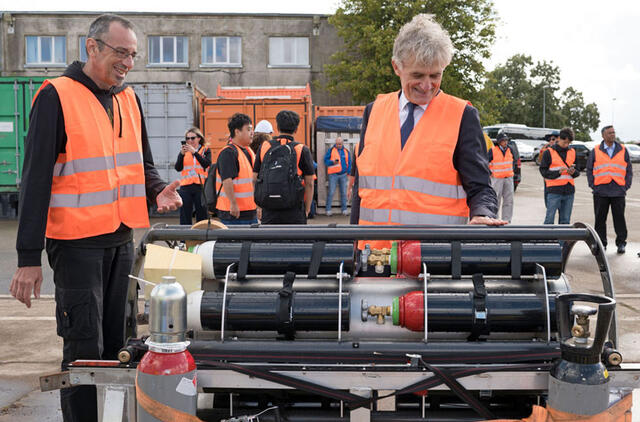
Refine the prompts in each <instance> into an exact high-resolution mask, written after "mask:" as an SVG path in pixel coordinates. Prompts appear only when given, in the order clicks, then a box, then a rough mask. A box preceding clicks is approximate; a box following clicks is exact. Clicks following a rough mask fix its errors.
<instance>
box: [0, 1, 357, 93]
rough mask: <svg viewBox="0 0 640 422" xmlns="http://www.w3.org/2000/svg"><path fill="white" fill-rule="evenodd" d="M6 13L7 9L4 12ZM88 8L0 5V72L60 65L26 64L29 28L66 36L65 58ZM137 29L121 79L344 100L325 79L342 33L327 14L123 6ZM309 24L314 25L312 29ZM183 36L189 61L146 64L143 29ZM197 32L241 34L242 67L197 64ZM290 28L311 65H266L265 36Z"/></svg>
mask: <svg viewBox="0 0 640 422" xmlns="http://www.w3.org/2000/svg"><path fill="white" fill-rule="evenodd" d="M7 15H9V16H7ZM97 16H98V15H97V14H93V13H19V12H16V13H13V12H8V13H7V12H5V13H3V19H2V20H1V21H0V22H1V24H0V25H1V29H2V35H1V36H0V43H2V45H1V46H0V52H2V53H4V54H3V56H2V59H1V60H0V62H1V75H2V76H49V75H51V76H58V75H60V74H61V73H62V71H63V70H64V67H50V68H42V67H25V61H26V59H25V56H26V52H25V51H26V45H25V44H26V40H25V37H26V36H29V35H64V36H66V49H67V64H68V63H71V62H73V61H74V60H77V59H78V58H79V54H80V51H79V49H80V45H79V44H80V43H79V40H80V37H82V36H86V33H87V31H88V28H89V25H90V23H91V22H92V21H93V19H95V18H96V17H97ZM122 16H124V17H126V18H127V19H129V20H131V22H132V23H133V24H134V26H135V31H136V34H137V36H138V52H139V53H140V54H141V55H142V57H141V58H140V59H139V60H138V61H137V62H136V64H135V67H134V69H133V70H132V71H131V72H130V73H129V75H128V76H127V82H186V81H192V82H194V83H195V84H196V85H197V86H198V87H199V88H200V89H201V90H203V91H204V92H205V93H206V94H207V96H210V97H213V96H215V93H216V87H217V86H218V84H221V85H223V86H292V85H305V84H307V83H309V84H310V85H311V91H312V100H313V103H314V104H315V105H349V104H351V101H350V96H349V95H348V94H346V93H345V94H342V95H339V96H332V95H330V94H329V93H328V92H327V91H326V89H324V84H325V83H326V78H325V76H324V72H323V67H324V65H325V64H326V63H329V61H330V56H331V54H333V52H335V51H336V50H337V49H338V48H340V46H341V44H342V41H341V39H340V38H339V37H338V35H337V33H336V30H335V28H334V27H333V26H332V25H330V24H329V23H328V21H327V18H328V17H327V16H326V15H316V16H314V15H273V14H264V15H246V14H235V15H220V14H202V15H198V14H152V13H123V14H122ZM314 28H315V31H314ZM156 35H168V36H186V37H188V41H189V50H188V51H189V53H188V54H189V56H188V57H189V59H188V66H187V67H180V68H176V67H157V66H151V65H149V64H148V55H149V54H148V37H149V36H156ZM202 36H239V37H241V39H242V58H241V61H242V65H241V67H203V66H201V37H202ZM273 36H276V37H277V36H295V37H307V38H308V39H309V66H308V67H304V68H296V67H291V68H270V67H269V66H268V64H269V37H273Z"/></svg>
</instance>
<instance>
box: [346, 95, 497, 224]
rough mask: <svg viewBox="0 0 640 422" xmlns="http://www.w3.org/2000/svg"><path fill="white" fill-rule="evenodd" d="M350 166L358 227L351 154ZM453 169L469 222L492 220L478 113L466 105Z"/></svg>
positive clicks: (353, 218)
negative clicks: (458, 181) (470, 219)
mask: <svg viewBox="0 0 640 422" xmlns="http://www.w3.org/2000/svg"><path fill="white" fill-rule="evenodd" d="M372 107H373V103H369V104H367V106H366V108H365V109H364V115H363V116H362V129H361V130H360V144H359V146H358V155H360V153H361V152H362V150H363V149H364V143H365V139H364V138H365V133H366V132H367V124H368V122H369V116H370V115H371V108H372ZM352 164H353V165H352V167H351V175H352V176H355V183H354V188H353V198H352V205H351V224H358V221H359V219H360V197H359V196H358V194H357V192H358V169H357V168H356V160H355V154H354V159H353V163H352ZM453 166H454V167H455V169H456V170H457V171H458V173H459V174H460V180H461V181H462V187H463V188H464V191H465V192H466V194H467V205H468V207H469V218H471V217H474V216H476V215H484V216H487V217H493V218H495V217H496V211H497V209H498V200H497V198H496V193H495V191H494V190H493V188H492V187H491V182H490V179H489V177H490V176H491V172H490V171H489V162H488V161H487V144H486V142H485V139H484V135H483V133H482V127H481V126H480V119H479V118H478V111H477V110H476V109H475V108H474V107H472V106H469V105H467V106H466V107H465V109H464V112H463V114H462V120H461V121H460V131H459V135H458V143H457V144H456V148H455V150H454V152H453Z"/></svg>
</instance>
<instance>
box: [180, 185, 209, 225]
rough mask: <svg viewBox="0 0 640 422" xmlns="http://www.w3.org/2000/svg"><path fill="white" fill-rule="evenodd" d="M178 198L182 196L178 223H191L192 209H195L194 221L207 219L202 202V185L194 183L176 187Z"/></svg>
mask: <svg viewBox="0 0 640 422" xmlns="http://www.w3.org/2000/svg"><path fill="white" fill-rule="evenodd" d="M178 193H179V194H180V198H182V207H181V208H180V224H187V225H191V224H192V223H193V221H192V219H191V216H192V215H193V209H194V208H195V210H196V222H198V221H202V220H206V219H207V217H208V216H207V210H206V209H205V207H204V204H203V203H202V187H201V186H200V185H198V184H196V183H192V184H190V185H184V186H180V189H178Z"/></svg>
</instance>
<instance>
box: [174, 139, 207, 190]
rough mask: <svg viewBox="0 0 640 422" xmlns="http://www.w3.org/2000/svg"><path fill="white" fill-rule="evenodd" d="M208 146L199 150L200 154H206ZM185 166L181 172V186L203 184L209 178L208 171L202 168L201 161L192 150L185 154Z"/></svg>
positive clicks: (183, 161) (183, 160)
mask: <svg viewBox="0 0 640 422" xmlns="http://www.w3.org/2000/svg"><path fill="white" fill-rule="evenodd" d="M206 150H207V147H205V146H203V147H201V148H200V149H199V150H198V154H200V155H202V156H204V153H205V152H206ZM182 163H183V167H182V172H180V186H184V185H194V184H195V185H201V184H203V183H204V181H205V180H206V179H207V171H206V170H205V169H203V168H202V166H201V165H200V162H199V161H198V160H197V159H196V157H194V155H193V154H192V153H190V152H186V153H185V154H184V158H183V159H182Z"/></svg>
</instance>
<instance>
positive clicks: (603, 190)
mask: <svg viewBox="0 0 640 422" xmlns="http://www.w3.org/2000/svg"><path fill="white" fill-rule="evenodd" d="M597 148H600V151H602V152H604V153H605V154H606V153H607V151H605V149H604V141H602V142H600V145H598V147H597ZM621 150H622V146H621V145H620V144H619V143H618V142H616V143H615V148H614V149H613V155H614V156H615V155H616V154H617V153H619V152H620V151H621ZM595 161H596V152H595V148H594V149H592V150H591V152H590V153H589V159H588V160H587V181H588V182H589V187H590V188H591V189H592V191H593V194H594V195H598V196H608V197H619V196H626V195H627V191H628V190H629V188H630V187H631V181H632V180H633V168H632V167H631V159H630V158H629V151H627V150H626V148H625V150H624V161H626V162H627V174H626V175H625V178H624V181H625V185H624V186H620V185H619V184H617V183H616V182H614V181H613V180H612V181H611V182H609V183H607V184H606V185H594V184H593V163H594V162H595Z"/></svg>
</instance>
